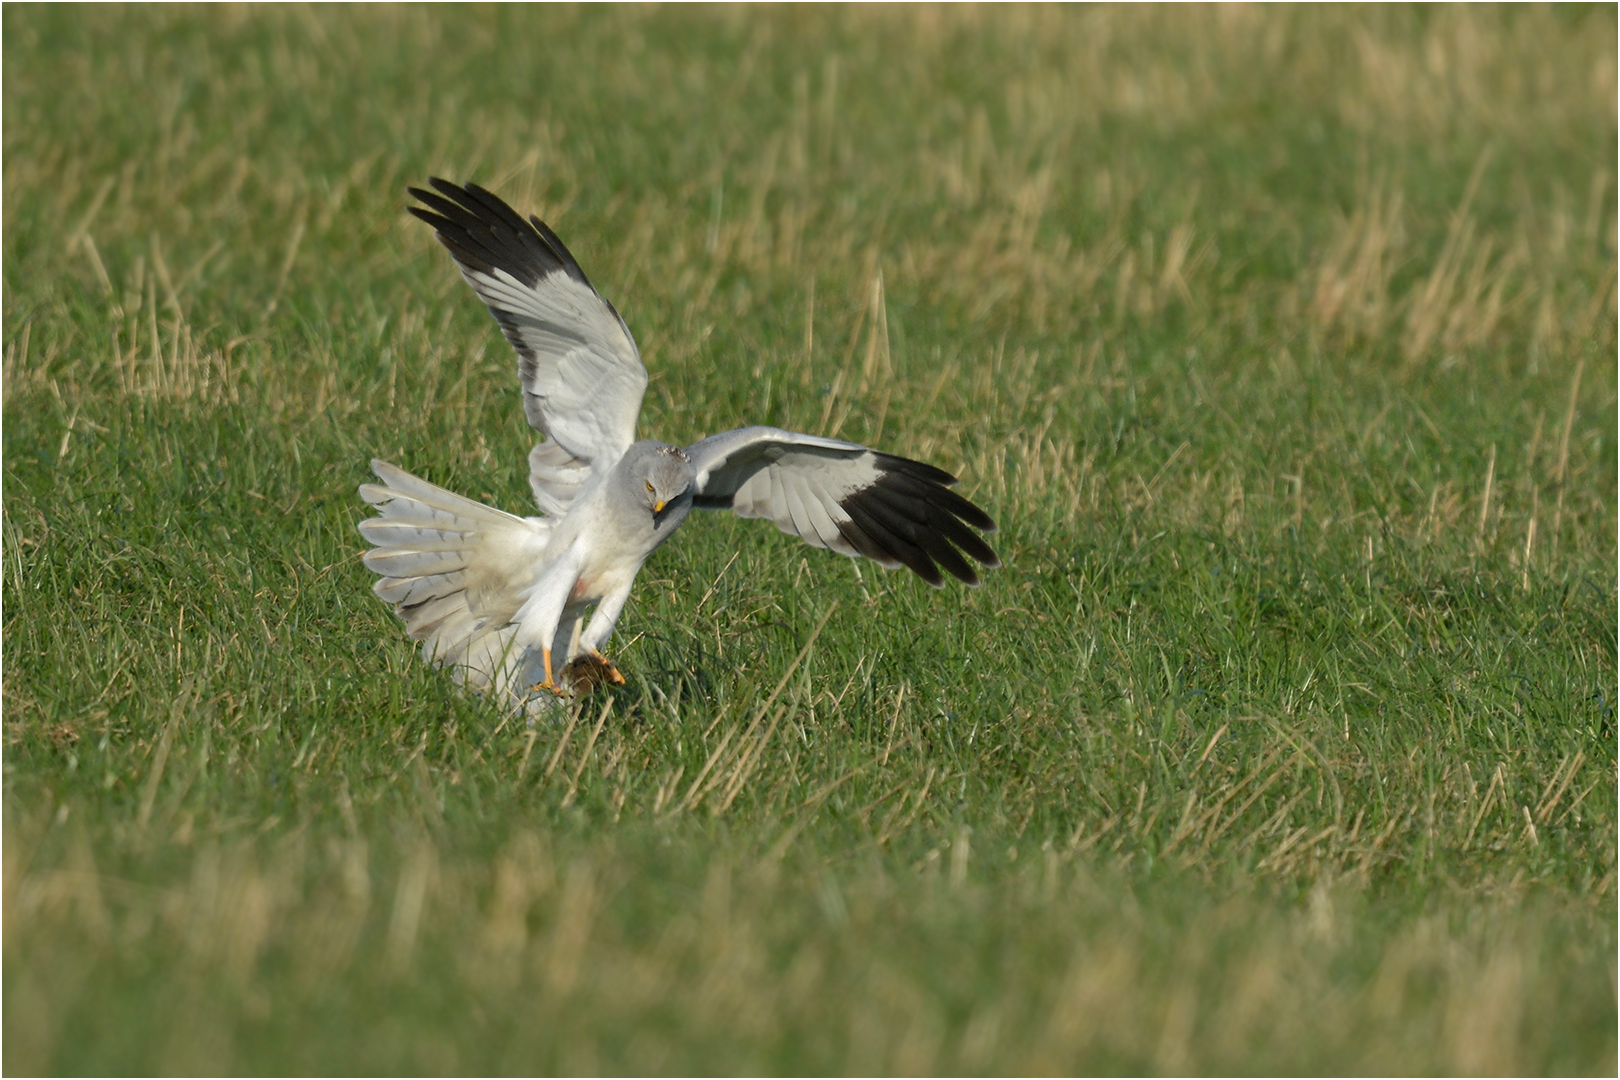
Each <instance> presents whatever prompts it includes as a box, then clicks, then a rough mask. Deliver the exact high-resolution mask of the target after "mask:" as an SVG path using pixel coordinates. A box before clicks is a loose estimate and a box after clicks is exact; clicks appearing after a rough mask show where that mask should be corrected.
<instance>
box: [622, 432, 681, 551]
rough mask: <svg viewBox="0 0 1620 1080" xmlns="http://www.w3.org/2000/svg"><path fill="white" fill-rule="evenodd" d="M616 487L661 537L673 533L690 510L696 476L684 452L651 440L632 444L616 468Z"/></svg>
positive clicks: (675, 447) (676, 447)
mask: <svg viewBox="0 0 1620 1080" xmlns="http://www.w3.org/2000/svg"><path fill="white" fill-rule="evenodd" d="M617 471H618V473H619V477H620V479H619V482H618V488H619V490H620V491H622V492H624V493H625V494H626V495H627V496H628V497H629V498H630V499H632V500H633V501H634V503H635V505H636V507H637V508H638V509H639V510H640V511H641V512H643V513H645V514H647V515H648V516H649V517H650V518H651V519H652V526H653V528H654V529H655V530H656V531H657V532H659V533H660V534H662V535H668V533H669V532H672V531H674V528H675V526H676V525H679V524H680V523H681V520H682V519H683V518H685V517H686V514H687V511H689V510H690V509H691V508H692V481H693V479H694V477H695V473H694V471H693V469H692V461H691V459H690V458H688V457H687V456H686V451H685V450H682V449H681V448H680V447H678V446H670V445H669V444H668V443H661V442H654V441H652V440H650V439H646V440H643V441H641V442H638V443H635V444H633V445H632V446H631V447H630V449H629V450H626V451H625V454H624V457H623V458H622V459H620V461H619V466H618V470H617Z"/></svg>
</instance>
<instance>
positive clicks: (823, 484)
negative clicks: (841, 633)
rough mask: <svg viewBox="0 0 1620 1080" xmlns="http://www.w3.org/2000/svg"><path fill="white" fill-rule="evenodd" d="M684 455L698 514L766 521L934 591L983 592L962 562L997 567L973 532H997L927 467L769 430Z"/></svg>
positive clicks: (943, 476)
mask: <svg viewBox="0 0 1620 1080" xmlns="http://www.w3.org/2000/svg"><path fill="white" fill-rule="evenodd" d="M686 453H687V456H688V457H690V458H691V459H692V469H693V472H694V473H695V474H696V479H695V480H694V481H693V488H694V497H693V502H692V504H693V505H694V506H700V507H706V508H708V509H729V510H733V511H735V512H736V513H737V514H738V515H739V516H741V517H747V518H769V519H770V520H772V521H774V522H776V527H777V528H778V529H781V530H782V531H783V532H785V533H790V534H792V535H794V536H797V537H799V538H801V539H802V540H804V541H805V542H806V543H808V544H813V545H814V546H816V547H822V548H830V549H831V550H833V551H836V552H839V553H841V554H844V555H849V556H857V555H864V556H866V557H867V558H868V559H872V560H873V561H875V562H878V563H881V564H882V565H884V566H887V567H889V568H891V569H892V568H894V567H897V566H907V567H910V568H911V569H912V570H914V571H916V572H917V575H918V576H919V577H921V578H922V579H923V580H924V581H926V582H928V584H930V585H935V586H938V585H943V584H944V582H945V579H944V578H943V577H942V576H941V575H940V570H941V569H943V570H944V571H945V572H946V573H948V574H950V575H951V576H952V577H954V578H956V579H957V580H958V581H962V582H965V583H966V584H968V585H977V584H978V583H979V575H978V574H977V572H975V570H974V568H973V566H972V564H970V563H969V562H968V561H967V559H964V558H963V557H962V556H963V554H964V553H966V554H967V555H969V556H971V557H972V558H973V559H974V560H976V561H978V562H980V563H982V564H983V565H985V566H987V567H991V568H994V567H997V566H1000V565H1001V560H1000V559H999V558H997V557H996V553H995V552H994V551H992V550H990V546H989V545H988V544H986V543H985V542H984V541H983V540H981V539H979V536H978V534H976V533H975V532H974V531H973V530H974V529H980V530H982V531H984V532H994V531H995V528H996V523H995V522H994V521H992V520H990V516H989V515H988V514H986V513H985V512H984V511H983V510H980V509H979V508H978V507H977V506H974V505H973V504H972V503H970V502H968V501H967V500H966V499H964V498H963V497H962V496H960V495H958V494H956V493H955V492H954V491H951V490H950V489H951V487H952V486H953V485H955V483H956V477H954V476H952V475H951V474H950V473H948V472H945V471H943V470H941V469H936V468H934V467H933V466H932V465H924V464H923V463H922V462H920V461H910V460H908V459H906V458H902V457H893V456H891V455H889V454H880V453H878V452H877V451H876V450H869V449H867V448H866V447H864V446H861V445H859V444H857V443H848V442H841V441H839V440H838V439H823V438H820V437H818V436H815V435H801V434H798V433H796V432H792V431H783V430H781V429H779V428H771V427H748V428H738V429H737V430H736V431H728V432H725V433H724V434H722V435H712V436H710V437H709V438H707V439H704V440H702V441H701V442H697V443H693V444H692V445H691V446H689V447H687V448H686ZM969 526H972V528H969Z"/></svg>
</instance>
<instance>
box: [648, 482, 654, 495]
mask: <svg viewBox="0 0 1620 1080" xmlns="http://www.w3.org/2000/svg"><path fill="white" fill-rule="evenodd" d="M652 489H653V486H652V481H651V480H649V481H647V492H648V493H649V494H651V493H652Z"/></svg>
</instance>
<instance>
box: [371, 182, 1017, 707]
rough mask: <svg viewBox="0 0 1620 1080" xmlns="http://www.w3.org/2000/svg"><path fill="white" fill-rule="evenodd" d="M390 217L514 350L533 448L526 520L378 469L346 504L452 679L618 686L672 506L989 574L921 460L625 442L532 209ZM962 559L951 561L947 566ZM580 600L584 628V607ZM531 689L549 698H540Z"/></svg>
mask: <svg viewBox="0 0 1620 1080" xmlns="http://www.w3.org/2000/svg"><path fill="white" fill-rule="evenodd" d="M432 185H433V187H434V188H435V189H436V192H437V193H435V192H434V191H424V190H421V189H419V188H411V189H409V190H410V193H411V194H412V195H414V196H415V197H416V198H417V199H418V200H419V201H420V202H421V203H422V204H423V205H422V206H412V207H410V208H409V209H410V212H411V213H413V214H415V215H416V216H417V217H419V218H421V219H422V220H423V221H425V222H427V223H428V224H429V225H432V226H433V228H434V229H435V230H437V233H438V238H439V242H440V243H442V244H443V245H444V246H445V247H446V248H448V249H449V251H450V254H451V256H452V257H453V258H454V259H455V260H456V265H457V266H458V267H459V268H460V269H461V276H462V277H464V278H466V279H467V283H468V284H469V285H471V286H472V287H473V291H474V292H476V293H477V294H478V298H479V299H480V300H482V301H483V302H484V303H485V304H487V305H488V306H489V310H490V312H491V314H493V315H494V316H495V321H496V322H497V323H498V324H499V325H500V328H501V330H502V332H503V333H504V334H505V335H506V340H507V341H509V342H511V344H512V347H513V348H514V349H516V350H517V354H518V378H519V381H520V382H521V384H522V388H523V411H524V413H525V414H526V415H527V417H528V420H529V424H530V425H531V426H532V427H534V428H535V429H536V430H538V431H539V432H540V433H541V434H542V436H544V438H543V439H542V441H541V442H540V443H539V445H537V446H536V447H535V448H534V449H533V450H532V451H531V452H530V453H529V485H530V487H532V488H533V489H534V498H535V501H536V502H537V503H538V504H539V506H540V511H541V514H540V516H539V517H517V516H515V515H512V514H508V513H505V512H504V511H501V510H496V509H495V508H493V507H490V506H485V505H483V504H481V503H477V502H474V501H473V500H471V499H467V498H463V497H462V496H460V495H454V494H452V493H450V492H449V491H446V490H444V489H443V488H440V487H436V486H434V485H433V484H429V483H428V482H426V481H425V480H421V479H419V478H417V477H415V476H412V475H411V474H410V473H408V472H405V471H404V470H403V469H400V468H398V467H396V466H394V465H390V464H388V463H387V462H385V461H373V462H372V463H371V468H372V471H373V472H375V473H376V474H377V478H378V479H379V480H381V481H382V483H380V484H364V485H362V486H361V488H360V496H361V498H363V499H365V501H366V502H368V503H370V504H372V505H373V506H375V507H376V508H377V516H376V517H371V518H367V519H366V520H364V521H362V522H361V523H360V534H361V535H362V536H363V537H365V539H366V540H368V541H370V542H371V543H372V544H373V545H375V546H374V547H373V548H372V550H370V551H368V552H366V555H365V564H366V566H367V567H369V568H370V569H372V570H373V571H375V572H376V573H377V574H378V575H380V580H379V581H378V582H377V583H376V585H375V587H374V591H375V592H376V594H377V595H378V596H379V597H381V598H382V599H383V600H385V601H386V602H388V603H390V604H393V605H394V606H395V607H394V610H395V611H396V612H397V613H398V614H399V616H400V617H401V618H402V619H404V620H405V625H406V628H407V630H408V631H409V632H410V635H411V637H413V638H415V639H417V640H418V641H420V642H421V643H422V657H423V659H425V660H427V661H428V662H429V663H432V664H436V665H439V666H441V667H446V668H449V669H450V670H451V673H452V675H453V676H454V678H455V679H456V681H457V682H458V683H461V684H462V685H465V686H469V687H473V688H476V689H480V690H486V691H488V692H490V693H492V694H494V695H496V696H497V697H499V698H500V699H501V700H503V701H504V702H505V703H506V704H508V705H510V706H511V707H513V708H516V709H526V708H527V709H537V708H540V707H543V703H545V702H547V701H550V700H554V699H553V698H552V695H556V696H557V697H567V696H571V695H572V694H573V693H574V692H576V691H578V690H583V689H589V688H591V687H593V686H595V685H598V684H600V683H601V682H604V681H606V682H614V683H622V682H623V681H624V680H623V677H622V676H621V675H620V674H619V672H618V670H617V669H616V668H615V667H614V666H613V664H612V663H611V662H610V661H608V660H607V659H606V658H605V657H604V656H602V654H601V651H600V650H601V648H602V646H603V645H604V644H606V642H607V640H608V637H609V635H611V634H612V633H613V625H614V623H615V622H616V621H617V620H618V618H619V614H620V612H622V611H623V610H624V604H625V601H626V600H628V599H629V597H630V587H631V585H633V584H634V583H635V579H636V573H637V571H639V570H640V569H641V564H642V563H643V562H645V561H646V559H647V556H648V555H650V554H652V552H653V550H654V549H655V548H657V547H658V545H659V544H662V543H663V542H664V541H665V540H667V539H669V537H670V534H671V533H673V532H674V531H675V530H676V528H677V527H679V526H680V524H681V522H682V521H684V520H685V518H686V515H687V512H688V511H690V510H691V509H692V508H693V507H694V506H695V507H699V508H702V509H709V510H721V509H729V510H731V511H733V512H734V513H736V514H738V515H740V516H742V517H748V518H761V517H762V518H768V519H770V520H771V521H773V522H775V523H776V526H777V528H779V529H781V530H782V531H783V532H785V533H790V534H792V535H794V536H797V537H799V538H801V539H802V540H804V541H805V542H806V543H808V544H811V545H812V546H814V547H821V548H830V549H831V550H833V551H836V552H839V553H840V554H843V555H848V556H852V557H856V556H865V557H866V558H868V559H871V560H873V561H874V562H877V563H879V564H880V565H882V566H885V567H889V568H891V569H892V568H895V567H899V566H906V567H909V568H910V569H912V570H913V571H915V572H916V573H917V575H918V576H919V577H921V578H922V579H923V580H924V581H926V582H928V583H929V584H930V585H935V586H938V585H941V584H943V582H944V578H943V576H942V574H941V571H942V570H943V571H944V572H945V573H947V574H950V575H951V576H952V577H954V578H956V579H958V580H959V581H962V582H965V583H966V584H968V585H977V584H978V582H979V578H978V574H977V573H976V572H975V570H974V567H973V565H972V563H970V562H969V561H968V559H969V558H971V559H973V560H974V561H975V562H978V563H980V564H982V565H983V566H986V567H996V566H999V565H1001V562H1000V560H999V559H998V558H997V557H996V553H995V552H994V551H992V550H991V549H990V546H989V545H988V544H986V543H985V542H984V541H983V540H982V539H980V538H979V536H978V534H977V533H975V532H974V530H975V529H978V530H981V531H984V532H992V531H994V530H995V527H996V526H995V522H993V521H991V519H990V517H989V515H988V514H986V513H985V512H984V511H983V510H981V509H979V508H978V507H977V506H975V505H973V504H972V503H971V502H969V501H968V500H967V499H964V498H963V497H962V496H960V495H958V494H956V493H955V492H953V491H951V490H950V489H951V487H952V486H953V485H954V484H955V483H956V482H957V481H956V478H955V477H954V476H952V475H951V474H949V473H947V472H944V471H942V470H940V469H936V468H934V467H933V466H932V465H924V464H923V463H921V462H918V461H910V460H907V459H906V458H902V457H894V456H892V455H889V454H884V453H880V452H878V451H876V450H871V449H868V448H867V447H864V446H860V445H857V444H855V443H850V442H843V441H841V440H838V439H824V438H821V437H819V436H816V435H804V434H800V433H797V432H792V431H782V430H780V429H778V428H771V427H745V428H738V429H737V430H735V431H727V432H725V433H723V434H720V435H711V436H710V437H708V438H706V439H702V440H700V441H698V442H696V443H693V444H692V445H691V446H688V447H685V448H684V449H683V448H681V447H678V446H670V445H668V444H667V443H661V442H654V441H651V440H645V439H644V440H641V441H639V442H638V441H637V440H636V415H637V414H638V413H639V412H640V411H641V398H642V394H643V392H645V390H646V389H647V369H646V368H645V367H643V366H642V363H641V355H640V353H639V352H638V351H637V349H636V343H635V340H634V338H632V337H631V335H630V328H629V327H628V326H626V325H625V322H624V320H623V319H622V318H620V317H619V313H618V312H617V311H616V310H614V307H613V305H612V304H610V303H608V302H607V300H605V299H604V298H603V297H602V296H601V295H600V294H598V293H597V291H596V290H595V289H593V288H592V287H591V283H590V282H589V281H588V280H586V278H585V273H584V271H582V270H581V269H580V268H579V263H577V262H575V261H574V257H573V256H572V255H571V254H569V252H568V249H567V248H566V247H564V246H563V242H562V241H561V240H559V239H558V238H557V234H556V233H554V232H552V231H551V229H550V228H548V227H547V226H546V224H545V223H544V222H543V221H541V220H540V219H539V218H538V217H532V216H531V217H530V218H529V219H528V220H527V221H525V220H524V219H523V218H522V217H520V216H519V215H518V214H517V212H516V211H514V210H513V209H512V208H511V207H510V206H508V205H507V204H506V203H504V202H502V201H501V200H500V199H499V198H497V197H496V196H495V195H493V194H491V193H490V192H488V191H486V190H484V189H483V188H481V187H478V186H477V185H475V184H468V185H466V186H465V187H458V186H457V185H455V184H452V183H449V182H447V181H444V180H440V179H437V178H435V179H433V180H432ZM964 555H966V556H967V558H964V557H963V556H964ZM592 605H595V611H594V612H592V614H591V617H590V622H589V625H584V618H585V613H586V609H587V608H589V607H591V606H592ZM548 692H549V693H548Z"/></svg>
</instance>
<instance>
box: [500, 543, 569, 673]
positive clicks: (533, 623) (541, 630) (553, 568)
mask: <svg viewBox="0 0 1620 1080" xmlns="http://www.w3.org/2000/svg"><path fill="white" fill-rule="evenodd" d="M578 577H579V556H578V555H577V553H575V551H574V550H573V547H572V546H570V547H569V549H568V550H566V551H564V552H563V554H562V555H561V556H559V557H558V558H557V559H556V560H555V561H554V562H552V564H551V565H550V566H548V567H546V569H545V571H544V573H543V574H542V575H541V578H540V580H539V581H538V582H536V583H535V586H534V588H533V589H532V590H531V591H530V592H529V597H528V599H527V600H525V601H524V602H523V606H522V607H520V608H518V610H517V614H516V615H514V616H513V618H512V621H513V622H515V623H517V624H518V632H517V641H519V642H522V643H526V644H527V646H528V647H529V648H533V647H534V646H535V645H539V646H540V662H541V664H542V665H543V670H544V672H545V678H544V679H543V680H542V681H540V682H538V683H536V684H535V685H534V686H532V687H530V692H531V693H538V692H539V691H541V690H549V691H551V692H552V693H553V694H556V695H557V696H558V697H570V696H572V694H571V691H569V690H568V689H567V688H566V687H564V686H561V685H559V684H558V683H557V678H556V676H557V674H558V672H557V670H556V669H555V668H554V667H552V664H551V646H552V645H553V644H554V640H553V639H554V638H555V637H556V636H557V625H558V623H559V622H561V620H562V617H563V611H564V609H565V608H566V607H567V605H568V594H569V593H570V592H571V591H572V590H573V588H574V583H575V582H576V581H577V580H578Z"/></svg>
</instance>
